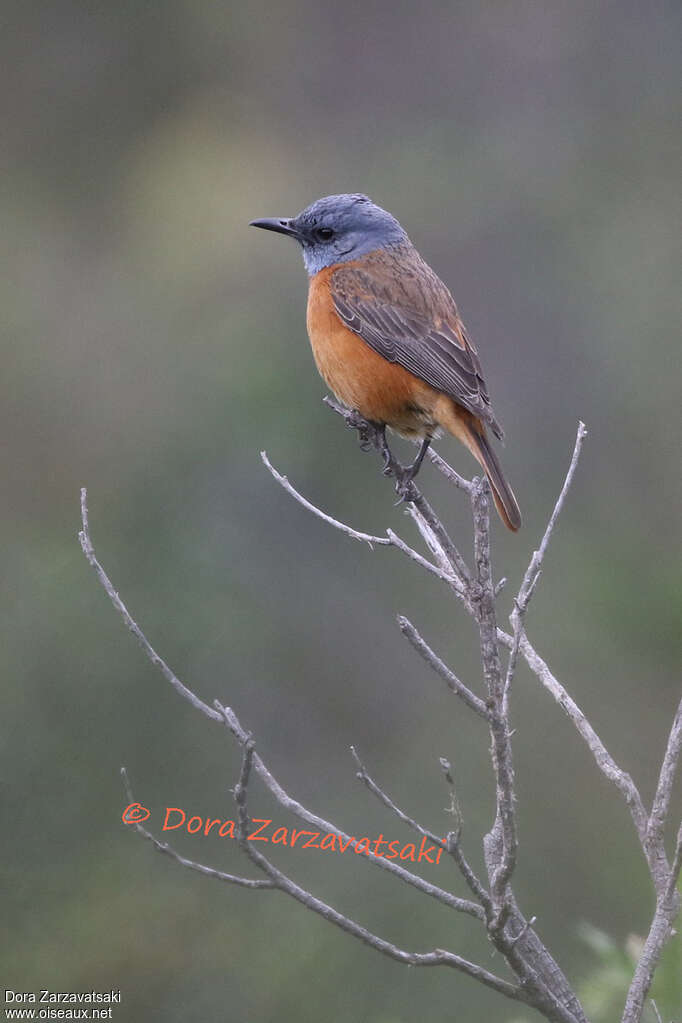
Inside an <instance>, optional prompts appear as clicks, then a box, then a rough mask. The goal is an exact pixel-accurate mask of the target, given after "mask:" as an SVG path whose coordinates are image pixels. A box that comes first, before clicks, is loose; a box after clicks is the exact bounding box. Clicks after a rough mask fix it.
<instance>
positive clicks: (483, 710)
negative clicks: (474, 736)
mask: <svg viewBox="0 0 682 1023" xmlns="http://www.w3.org/2000/svg"><path fill="white" fill-rule="evenodd" d="M398 625H399V627H400V631H401V632H402V634H403V636H405V637H406V638H407V639H408V640H409V642H410V644H411V645H412V646H413V647H414V649H415V650H416V651H417V653H418V654H420V656H421V657H423V658H424V660H425V661H426V663H427V664H428V665H430V667H432V668H433V670H434V671H435V672H436V674H437V675H440V677H441V678H442V679H443V680H444V681H445V683H446V685H447V686H448V688H449V689H451V690H452V692H453V693H456V695H457V696H459V697H460V699H462V700H463V701H464V703H466V705H467V707H469V708H470V710H473V711H474V712H475V713H476V714H478V715H479V717H482V718H483V719H484V720H485V721H489V719H490V713H489V711H488V708H487V707H486V705H485V703H484V702H483V700H481V699H480V697H478V696H476V695H475V693H473V692H472V691H471V689H469V688H468V687H467V686H465V685H464V683H463V682H461V681H460V680H459V679H458V678H457V676H456V675H455V673H454V672H453V671H451V670H450V668H448V666H447V665H446V664H444V663H443V661H441V659H440V657H438V656H437V654H435V653H434V652H433V650H432V649H431V647H430V646H428V644H427V643H425V641H424V640H423V639H422V637H421V636H420V635H419V633H418V632H417V630H416V629H415V627H414V625H412V623H411V622H410V621H408V619H407V618H405V617H404V616H403V615H398Z"/></svg>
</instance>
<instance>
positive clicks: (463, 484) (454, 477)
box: [427, 448, 471, 494]
mask: <svg viewBox="0 0 682 1023" xmlns="http://www.w3.org/2000/svg"><path fill="white" fill-rule="evenodd" d="M427 454H428V456H429V459H430V461H431V462H432V463H433V465H435V467H436V468H437V469H438V471H439V472H442V474H443V476H445V478H446V479H447V480H449V481H450V483H452V484H453V486H455V487H457V488H458V490H464V491H466V493H468V494H470V493H471V482H470V481H469V480H467V479H465V478H464V476H460V474H459V473H458V472H456V471H455V469H453V468H452V466H451V465H448V463H447V462H446V461H445V459H444V458H443V457H441V455H439V454H438V452H437V451H434V450H433V448H429V450H428V452H427Z"/></svg>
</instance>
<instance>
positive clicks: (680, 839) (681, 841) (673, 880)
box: [666, 823, 682, 900]
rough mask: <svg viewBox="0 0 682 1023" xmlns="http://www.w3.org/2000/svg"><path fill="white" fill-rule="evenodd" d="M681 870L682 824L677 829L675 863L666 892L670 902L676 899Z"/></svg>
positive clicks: (671, 869) (673, 863)
mask: <svg viewBox="0 0 682 1023" xmlns="http://www.w3.org/2000/svg"><path fill="white" fill-rule="evenodd" d="M680 870H682V823H681V824H680V826H679V828H678V829H677V840H676V842H675V851H674V853H673V862H672V866H671V868H670V880H669V881H668V888H667V890H666V897H667V898H668V899H670V900H674V898H675V894H676V888H677V882H678V881H679V879H680Z"/></svg>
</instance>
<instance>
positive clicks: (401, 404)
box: [251, 195, 521, 530]
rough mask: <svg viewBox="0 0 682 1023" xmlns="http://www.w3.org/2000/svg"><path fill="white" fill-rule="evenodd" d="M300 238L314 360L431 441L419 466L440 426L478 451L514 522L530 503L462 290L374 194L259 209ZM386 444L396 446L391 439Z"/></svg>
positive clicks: (364, 401) (337, 381)
mask: <svg viewBox="0 0 682 1023" xmlns="http://www.w3.org/2000/svg"><path fill="white" fill-rule="evenodd" d="M251 226H252V227H261V228H264V229H265V230H267V231H277V232H278V233H279V234H286V235H289V236H290V237H291V238H295V239H296V241H297V242H299V244H300V245H301V246H302V249H303V262H304V263H305V267H306V270H307V271H308V275H309V277H310V287H309V292H308V315H307V325H308V334H309V336H310V342H311V344H312V349H313V354H314V356H315V362H316V363H317V368H318V370H319V371H320V374H321V375H322V377H323V378H324V380H325V381H326V382H327V384H328V385H329V387H330V388H331V389H332V391H333V392H334V394H336V396H337V397H338V398H339V399H340V400H341V401H342V402H343V403H344V405H346V406H347V407H348V408H349V409H357V411H358V412H359V413H360V415H361V416H363V417H364V418H365V419H368V420H370V421H371V422H373V423H375V424H377V425H378V426H379V427H380V428H383V429H385V427H386V426H389V427H390V428H391V429H392V430H395V431H396V433H399V434H401V435H402V436H404V437H411V438H413V439H417V440H421V447H420V450H419V454H418V455H417V458H416V459H415V461H414V463H413V465H412V466H411V467H410V473H409V478H410V479H411V478H412V477H414V475H416V473H417V471H418V470H419V467H420V465H421V462H422V459H423V458H424V455H425V454H426V451H427V448H428V446H429V444H430V442H431V439H432V437H433V436H434V435H436V433H437V432H438V430H439V428H442V429H444V430H447V431H448V433H451V434H452V435H453V436H454V437H457V438H458V439H459V440H460V441H461V442H462V443H463V444H464V445H465V447H467V448H468V449H469V451H470V452H471V453H472V454H473V456H474V457H475V458H476V459H477V460H478V461H479V463H480V464H481V466H482V468H483V469H484V470H485V473H486V475H487V477H488V479H489V481H490V486H491V487H492V492H493V497H494V499H495V505H496V507H497V510H498V512H499V514H500V517H501V519H502V521H503V522H504V523H505V525H506V526H508V528H509V529H512V530H517V529H518V528H519V526H520V525H521V513H520V511H519V506H518V504H517V502H516V498H515V497H514V494H513V492H512V489H511V487H510V486H509V484H508V483H507V481H506V479H505V478H504V474H503V472H502V468H501V466H500V463H499V461H498V458H497V455H496V454H495V452H494V451H493V449H492V447H491V445H490V441H489V439H488V435H487V430H488V429H490V430H491V431H492V432H493V433H494V434H495V436H496V437H498V438H500V439H501V438H502V428H501V426H500V425H499V423H498V422H497V419H496V418H495V415H494V413H493V410H492V408H491V405H490V398H489V396H488V388H487V387H486V384H485V380H484V379H483V374H482V370H481V364H480V362H479V359H478V354H477V352H476V349H475V348H474V346H473V345H472V343H471V341H470V340H469V337H468V335H467V332H466V330H465V328H464V324H463V323H462V321H461V319H460V317H459V313H458V311H457V306H456V305H455V302H454V300H453V298H452V295H451V294H450V292H449V291H448V289H447V288H446V286H445V285H444V284H443V282H442V281H441V280H440V278H439V277H438V276H437V275H436V274H435V273H434V272H433V270H432V269H431V267H430V266H428V264H427V263H425V262H424V260H423V259H422V258H421V256H420V255H419V253H418V252H417V250H416V249H415V247H414V245H413V244H412V242H411V241H410V239H409V238H408V236H407V234H406V232H405V231H404V230H403V228H402V227H401V225H400V224H399V223H398V221H397V220H396V219H395V217H393V216H391V214H390V213H388V212H387V211H386V210H383V209H381V207H380V206H377V205H375V203H373V202H372V201H371V200H370V199H369V198H368V197H367V196H366V195H329V196H326V198H324V199H318V200H317V202H314V203H313V204H312V205H311V206H308V207H307V208H306V209H304V210H303V212H302V213H299V214H298V216H297V217H293V218H291V219H286V218H279V217H277V218H268V219H265V220H252V221H251ZM386 450H387V449H386Z"/></svg>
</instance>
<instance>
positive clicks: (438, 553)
mask: <svg viewBox="0 0 682 1023" xmlns="http://www.w3.org/2000/svg"><path fill="white" fill-rule="evenodd" d="M406 512H407V514H408V515H409V516H410V518H411V519H412V521H413V522H414V524H415V525H416V527H417V529H418V530H419V533H420V535H421V537H422V539H423V541H424V543H425V544H426V546H427V547H428V548H429V550H430V551H431V553H432V554H433V556H434V558H435V559H436V561H437V562H438V564H439V565H440V567H441V570H442V571H443V572H445V574H446V575H447V576H448V578H449V580H450V585H451V587H452V589H453V590H454V591H455V593H456V594H457V596H458V597H460V598H461V599H462V600H463V601H465V602H466V601H467V599H468V597H467V593H468V589H469V580H468V575H470V573H469V569H468V568H467V573H468V575H467V576H464V575H462V574H461V573H459V572H458V571H457V569H456V568H455V569H454V570H453V567H452V559H451V558H449V557H448V555H447V554H446V552H445V551H444V549H443V547H442V545H441V544H440V543H439V541H438V538H437V537H436V535H435V533H434V532H433V530H432V529H431V527H430V525H429V523H428V522H427V521H426V519H425V518H424V516H423V515H422V513H421V512H420V510H419V509H418V508H417V506H416V505H415V504H412V503H410V504H408V505H407V508H406ZM461 560H462V563H464V559H463V558H462V559H461Z"/></svg>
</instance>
